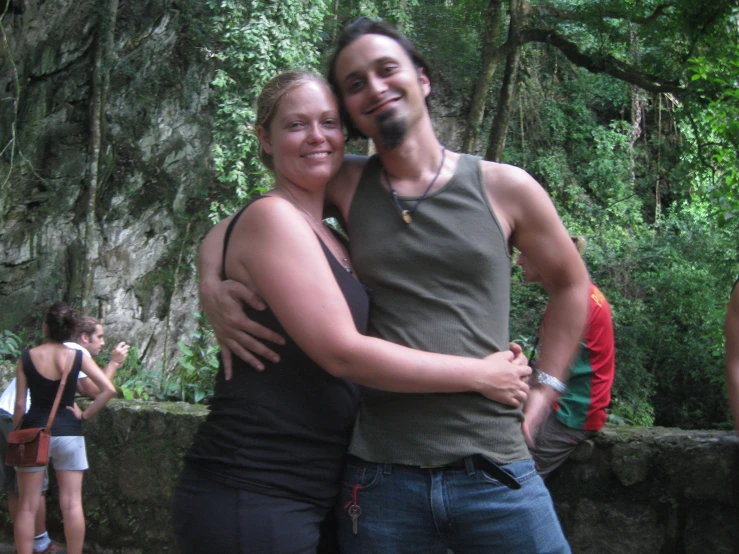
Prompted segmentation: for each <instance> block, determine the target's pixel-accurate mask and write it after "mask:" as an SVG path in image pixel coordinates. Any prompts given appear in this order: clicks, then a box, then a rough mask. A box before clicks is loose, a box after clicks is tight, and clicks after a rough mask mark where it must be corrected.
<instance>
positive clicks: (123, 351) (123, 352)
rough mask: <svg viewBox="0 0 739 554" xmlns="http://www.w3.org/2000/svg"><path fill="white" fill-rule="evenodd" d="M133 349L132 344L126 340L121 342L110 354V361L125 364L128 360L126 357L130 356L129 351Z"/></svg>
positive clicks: (120, 364)
mask: <svg viewBox="0 0 739 554" xmlns="http://www.w3.org/2000/svg"><path fill="white" fill-rule="evenodd" d="M130 349H131V346H130V345H128V344H126V343H125V342H119V343H118V345H117V346H116V347H115V348H114V349H113V352H111V354H110V361H111V362H115V363H117V364H118V365H119V366H122V365H123V362H125V361H126V358H128V351H129V350H130Z"/></svg>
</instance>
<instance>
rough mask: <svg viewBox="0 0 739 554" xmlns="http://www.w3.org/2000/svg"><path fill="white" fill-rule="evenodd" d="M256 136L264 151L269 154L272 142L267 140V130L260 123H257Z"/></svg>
mask: <svg viewBox="0 0 739 554" xmlns="http://www.w3.org/2000/svg"><path fill="white" fill-rule="evenodd" d="M257 137H258V138H259V142H260V143H261V144H262V148H263V149H264V151H265V152H266V153H267V154H269V155H270V156H271V155H272V143H271V142H270V140H269V132H268V131H267V129H265V128H264V127H263V126H261V125H257Z"/></svg>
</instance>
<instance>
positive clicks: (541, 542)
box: [336, 460, 570, 554]
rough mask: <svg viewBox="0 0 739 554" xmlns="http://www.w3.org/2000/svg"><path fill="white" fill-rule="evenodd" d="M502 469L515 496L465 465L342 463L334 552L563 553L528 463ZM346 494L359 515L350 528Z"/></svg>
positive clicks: (543, 491)
mask: <svg viewBox="0 0 739 554" xmlns="http://www.w3.org/2000/svg"><path fill="white" fill-rule="evenodd" d="M503 469H505V470H506V471H508V473H510V474H511V475H512V476H513V477H514V478H515V480H516V481H517V482H518V483H519V484H520V485H521V488H520V489H517V490H514V489H511V488H508V487H507V486H505V485H503V484H502V483H501V482H500V481H497V480H496V479H494V478H493V477H491V476H490V475H489V474H488V473H487V472H485V471H483V470H479V469H475V468H474V467H473V465H472V462H470V461H467V462H466V467H465V468H460V469H449V468H441V469H422V468H419V467H412V466H403V465H398V464H373V463H369V462H362V461H356V460H354V461H349V462H348V464H347V468H346V471H345V473H344V479H343V483H342V491H341V496H340V498H339V502H338V504H337V507H336V511H337V520H338V529H339V531H338V533H339V543H340V547H341V552H342V553H346V554H392V553H397V554H409V553H414V554H415V553H416V552H422V553H423V554H446V553H447V549H451V550H453V551H454V554H473V553H474V554H478V553H479V554H482V553H485V554H489V553H496V554H498V553H507V552H510V553H512V554H513V553H515V554H528V553H531V554H545V553H569V552H570V547H569V545H568V544H567V540H566V539H565V537H564V535H563V533H562V529H561V527H560V525H559V520H558V519H557V515H556V513H555V512H554V506H553V504H552V499H551V496H550V495H549V491H548V490H547V488H546V487H545V486H544V481H543V480H542V479H541V477H539V475H538V474H537V473H536V469H535V467H534V463H533V461H532V460H521V461H518V462H514V463H512V464H509V465H507V466H503ZM360 485H361V487H360ZM353 490H354V491H356V504H357V505H358V506H359V508H361V515H360V516H359V517H358V518H355V519H356V527H355V526H354V525H353V520H352V518H351V517H350V516H349V506H348V504H349V503H351V502H352V491H353ZM355 511H356V508H355ZM355 529H356V534H355V533H354V530H355Z"/></svg>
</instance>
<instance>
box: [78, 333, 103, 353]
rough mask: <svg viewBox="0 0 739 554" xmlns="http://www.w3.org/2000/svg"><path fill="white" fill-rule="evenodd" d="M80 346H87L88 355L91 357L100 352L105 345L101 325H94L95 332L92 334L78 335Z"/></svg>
mask: <svg viewBox="0 0 739 554" xmlns="http://www.w3.org/2000/svg"><path fill="white" fill-rule="evenodd" d="M80 346H84V347H85V348H87V351H88V352H89V353H90V356H92V357H93V358H94V357H96V356H97V355H98V354H100V351H101V350H102V349H103V346H105V336H104V335H103V326H102V325H95V332H94V333H93V334H92V335H88V334H87V333H82V335H81V336H80Z"/></svg>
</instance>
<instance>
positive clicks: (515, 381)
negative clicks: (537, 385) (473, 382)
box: [480, 343, 531, 408]
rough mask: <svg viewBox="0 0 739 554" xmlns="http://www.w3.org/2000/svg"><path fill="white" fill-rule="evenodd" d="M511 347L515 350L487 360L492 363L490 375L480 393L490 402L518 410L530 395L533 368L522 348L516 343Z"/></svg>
mask: <svg viewBox="0 0 739 554" xmlns="http://www.w3.org/2000/svg"><path fill="white" fill-rule="evenodd" d="M511 346H512V347H515V348H514V349H513V350H504V351H502V352H496V353H495V354H491V355H490V356H487V357H486V358H485V360H486V361H487V362H489V363H490V373H489V375H488V376H487V378H486V380H485V383H484V385H483V387H482V388H481V390H480V393H481V394H482V395H483V396H485V397H486V398H489V399H490V400H495V401H496V402H500V403H501V404H506V405H508V406H513V407H514V408H518V407H519V406H522V405H523V404H524V402H526V397H527V396H528V394H529V384H528V381H529V376H530V375H531V368H530V367H529V366H528V365H527V361H528V360H526V356H524V355H523V352H522V351H521V347H520V346H518V345H517V344H514V343H511Z"/></svg>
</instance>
